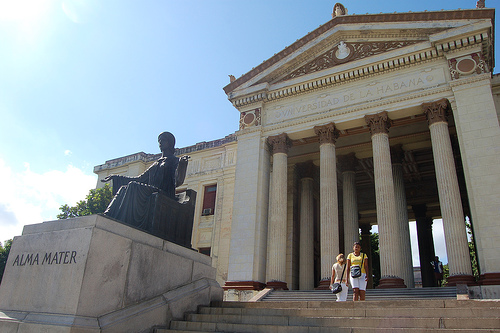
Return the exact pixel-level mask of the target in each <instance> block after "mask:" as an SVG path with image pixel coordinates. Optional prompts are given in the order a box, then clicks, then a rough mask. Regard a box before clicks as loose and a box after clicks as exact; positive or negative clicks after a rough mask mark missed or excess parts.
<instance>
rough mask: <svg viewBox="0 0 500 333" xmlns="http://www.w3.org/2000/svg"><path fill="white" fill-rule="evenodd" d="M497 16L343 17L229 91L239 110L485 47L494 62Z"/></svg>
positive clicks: (476, 12)
mask: <svg viewBox="0 0 500 333" xmlns="http://www.w3.org/2000/svg"><path fill="white" fill-rule="evenodd" d="M493 19H494V10H492V9H484V10H457V11H445V12H420V13H399V14H396V13H395V14H373V15H371V14H367V15H356V16H354V15H351V16H340V17H336V18H334V19H332V20H331V21H329V22H327V23H326V24H324V25H322V26H320V27H319V28H318V29H316V30H314V31H313V32H311V33H309V34H308V35H306V36H304V37H302V38H301V39H299V40H297V41H296V42H295V43H293V44H292V45H290V46H288V47H286V48H285V49H283V50H282V51H281V52H279V53H277V54H276V55H274V56H273V57H271V58H270V59H268V60H266V61H264V62H263V63H262V64H260V65H258V66H257V67H255V68H253V69H252V70H251V71H250V72H248V73H246V74H244V75H242V76H241V77H239V78H238V79H234V80H232V81H231V83H230V84H229V85H227V86H226V87H224V91H225V92H226V93H227V95H228V98H229V99H230V100H231V101H232V102H233V104H234V105H235V106H236V107H239V106H243V105H248V104H253V103H256V102H259V101H269V100H272V99H275V98H281V97H284V96H289V95H290V94H296V93H300V92H302V91H305V90H309V89H315V88H316V87H319V86H323V85H330V84H336V83H338V82H342V81H346V80H350V79H352V78H357V77H360V76H363V75H369V74H372V73H380V72H383V71H385V70H389V69H394V68H399V67H402V66H409V65H411V64H415V63H418V62H420V61H425V60H429V59H436V58H438V57H442V56H443V54H444V53H446V52H448V51H449V50H455V49H459V48H462V47H468V46H469V45H480V46H481V47H482V53H483V57H484V58H485V59H484V60H485V61H486V62H487V63H488V65H490V63H491V59H492V58H493V57H492V47H491V45H492V43H493V40H492V38H491V37H492V29H491V27H492V23H493Z"/></svg>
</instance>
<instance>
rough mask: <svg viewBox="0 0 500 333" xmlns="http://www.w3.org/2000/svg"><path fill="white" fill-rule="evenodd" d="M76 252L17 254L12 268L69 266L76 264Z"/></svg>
mask: <svg viewBox="0 0 500 333" xmlns="http://www.w3.org/2000/svg"><path fill="white" fill-rule="evenodd" d="M76 255H77V252H76V251H60V252H45V253H23V254H20V255H19V254H18V255H17V256H16V257H15V259H14V262H13V263H12V266H38V265H70V264H76Z"/></svg>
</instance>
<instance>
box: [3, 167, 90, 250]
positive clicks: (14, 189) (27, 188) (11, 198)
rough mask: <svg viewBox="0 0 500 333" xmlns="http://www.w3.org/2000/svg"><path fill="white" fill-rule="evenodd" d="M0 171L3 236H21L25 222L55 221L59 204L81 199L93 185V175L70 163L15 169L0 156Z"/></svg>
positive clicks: (71, 202) (8, 237)
mask: <svg viewBox="0 0 500 333" xmlns="http://www.w3.org/2000/svg"><path fill="white" fill-rule="evenodd" d="M0 174H1V175H2V176H3V182H2V186H1V187H0V235H1V238H5V239H10V238H12V237H14V236H16V235H20V234H21V233H22V228H23V226H24V225H26V224H34V223H41V222H43V221H50V220H55V219H56V216H57V214H58V213H59V207H60V206H61V205H63V204H69V205H74V204H75V203H76V202H77V201H79V200H83V199H84V198H85V196H86V195H87V194H88V192H89V190H90V189H92V188H94V187H95V184H96V177H95V176H94V175H86V174H85V173H84V172H83V171H82V170H80V169H78V168H76V167H74V166H72V165H68V166H67V167H66V170H62V171H61V170H51V171H48V172H45V173H36V172H33V171H32V170H31V169H30V166H29V164H28V163H25V167H24V170H22V171H20V172H15V171H13V170H12V169H11V168H10V167H9V166H8V165H7V164H6V163H5V161H4V160H2V159H0ZM5 239H0V241H3V240H5Z"/></svg>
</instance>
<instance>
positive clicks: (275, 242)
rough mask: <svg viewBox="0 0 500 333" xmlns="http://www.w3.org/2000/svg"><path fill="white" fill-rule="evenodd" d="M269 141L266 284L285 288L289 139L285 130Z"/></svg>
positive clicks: (271, 286) (270, 286)
mask: <svg viewBox="0 0 500 333" xmlns="http://www.w3.org/2000/svg"><path fill="white" fill-rule="evenodd" d="M268 143H269V145H270V146H271V150H272V154H273V176H272V185H271V187H272V195H271V197H270V198H269V203H270V209H269V214H270V216H269V222H268V235H267V248H268V253H269V255H268V258H267V281H268V282H267V287H269V288H275V289H287V287H286V282H285V280H286V230H287V227H286V225H287V223H286V222H287V221H286V218H287V161H288V155H287V153H288V148H289V147H290V146H291V141H290V139H289V138H288V136H287V135H286V133H283V134H279V135H275V136H270V137H269V138H268Z"/></svg>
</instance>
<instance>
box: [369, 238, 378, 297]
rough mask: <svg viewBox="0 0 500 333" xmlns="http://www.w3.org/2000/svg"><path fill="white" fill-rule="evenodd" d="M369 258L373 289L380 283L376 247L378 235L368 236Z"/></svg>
mask: <svg viewBox="0 0 500 333" xmlns="http://www.w3.org/2000/svg"><path fill="white" fill-rule="evenodd" d="M370 244H371V256H372V274H373V287H374V288H375V287H376V286H378V284H379V283H380V249H379V246H378V233H372V234H371V235H370Z"/></svg>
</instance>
